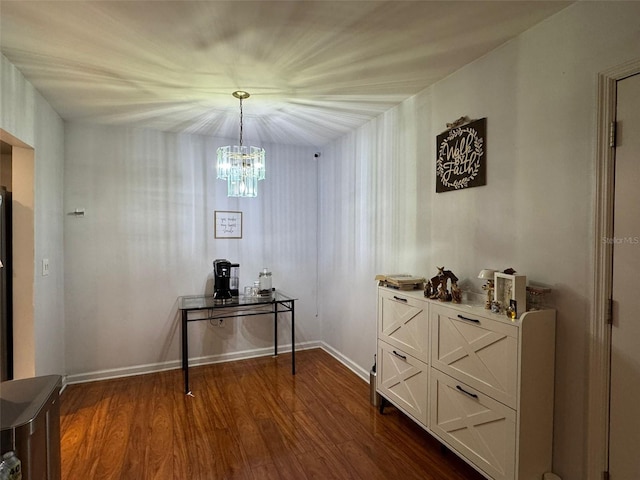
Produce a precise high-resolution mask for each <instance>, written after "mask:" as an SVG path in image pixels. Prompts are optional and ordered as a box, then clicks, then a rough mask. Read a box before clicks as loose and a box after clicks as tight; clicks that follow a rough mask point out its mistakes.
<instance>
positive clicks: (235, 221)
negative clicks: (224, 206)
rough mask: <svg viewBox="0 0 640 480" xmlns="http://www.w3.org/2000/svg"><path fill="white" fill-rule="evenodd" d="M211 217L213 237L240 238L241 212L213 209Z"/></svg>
mask: <svg viewBox="0 0 640 480" xmlns="http://www.w3.org/2000/svg"><path fill="white" fill-rule="evenodd" d="M213 217H214V223H213V225H214V235H215V238H242V212H227V211H223V210H215V211H214V212H213Z"/></svg>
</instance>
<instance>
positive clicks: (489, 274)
mask: <svg viewBox="0 0 640 480" xmlns="http://www.w3.org/2000/svg"><path fill="white" fill-rule="evenodd" d="M494 273H496V271H495V270H492V269H490V268H483V269H482V270H480V273H479V274H478V278H481V279H483V280H486V281H487V283H485V284H484V285H483V286H482V289H483V290H485V291H486V292H487V301H486V302H485V304H484V308H486V309H487V310H489V309H490V308H491V302H492V301H493V288H494V283H493V277H494V275H493V274H494Z"/></svg>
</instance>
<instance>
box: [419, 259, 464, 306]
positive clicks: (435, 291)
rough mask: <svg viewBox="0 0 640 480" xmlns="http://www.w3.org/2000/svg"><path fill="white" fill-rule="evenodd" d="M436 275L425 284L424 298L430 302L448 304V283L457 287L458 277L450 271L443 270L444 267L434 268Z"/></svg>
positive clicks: (449, 299)
mask: <svg viewBox="0 0 640 480" xmlns="http://www.w3.org/2000/svg"><path fill="white" fill-rule="evenodd" d="M436 268H437V269H438V274H437V275H436V276H435V277H431V279H430V280H429V281H428V282H427V284H426V286H425V288H424V296H425V297H428V298H430V299H432V300H435V299H437V300H440V301H441V302H449V301H451V300H452V295H451V293H450V292H449V285H448V283H449V282H451V284H452V285H453V284H454V283H455V284H456V288H457V286H458V277H456V275H455V274H454V273H453V272H452V271H451V270H445V269H444V267H436Z"/></svg>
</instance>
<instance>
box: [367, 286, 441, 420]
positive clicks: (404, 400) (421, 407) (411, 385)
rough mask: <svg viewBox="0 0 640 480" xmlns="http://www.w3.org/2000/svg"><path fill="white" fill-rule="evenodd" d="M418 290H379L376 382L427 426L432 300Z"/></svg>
mask: <svg viewBox="0 0 640 480" xmlns="http://www.w3.org/2000/svg"><path fill="white" fill-rule="evenodd" d="M417 293H419V294H420V295H421V292H417ZM417 293H416V292H399V291H396V290H390V289H380V293H379V295H378V357H377V377H376V381H377V390H378V391H379V392H380V393H381V394H382V395H383V397H384V398H386V399H388V400H389V401H391V402H392V403H393V404H394V405H396V406H397V407H398V408H400V409H401V410H402V411H403V412H404V413H406V414H408V415H410V416H411V417H413V419H414V420H416V421H417V422H418V423H420V424H421V425H422V426H423V427H426V426H427V415H428V404H427V402H428V389H429V364H428V358H429V302H428V301H427V300H426V299H425V298H424V296H422V297H421V296H420V295H418V294H417Z"/></svg>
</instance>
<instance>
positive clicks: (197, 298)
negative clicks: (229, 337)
mask: <svg viewBox="0 0 640 480" xmlns="http://www.w3.org/2000/svg"><path fill="white" fill-rule="evenodd" d="M295 301H296V299H295V298H292V297H289V296H287V295H284V294H283V293H281V292H279V291H274V292H273V293H272V294H271V295H269V296H255V297H253V296H243V295H241V296H239V297H233V298H231V299H229V300H224V301H221V300H219V299H214V298H213V296H212V295H190V296H183V297H178V310H180V312H181V313H182V371H183V374H184V393H185V394H187V395H190V394H191V391H190V390H189V337H188V335H187V325H188V324H189V322H200V321H203V320H220V319H223V318H235V317H249V316H254V315H273V351H274V355H278V314H279V313H287V312H289V313H291V374H292V375H295V373H296V341H295V312H294V303H295ZM194 312H200V313H202V312H205V313H206V316H197V317H194V316H192V315H191V316H190V315H189V314H190V313H194Z"/></svg>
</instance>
